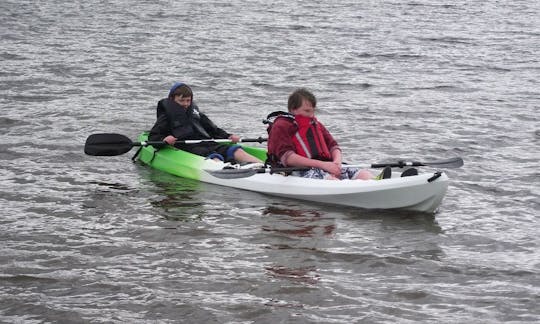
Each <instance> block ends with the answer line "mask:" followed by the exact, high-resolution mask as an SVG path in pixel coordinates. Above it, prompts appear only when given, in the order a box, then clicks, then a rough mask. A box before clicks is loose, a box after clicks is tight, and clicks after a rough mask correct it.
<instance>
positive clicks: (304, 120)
mask: <svg viewBox="0 0 540 324" xmlns="http://www.w3.org/2000/svg"><path fill="white" fill-rule="evenodd" d="M294 120H295V121H296V124H297V125H298V131H297V132H296V134H295V135H294V137H293V143H294V145H295V147H296V154H298V155H301V156H304V157H307V158H310V159H316V160H322V161H332V155H331V154H330V151H329V150H328V146H327V145H326V142H325V140H324V136H323V133H322V131H321V126H320V125H319V122H318V121H317V118H315V117H305V116H300V115H295V116H294Z"/></svg>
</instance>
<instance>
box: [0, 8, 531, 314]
mask: <svg viewBox="0 0 540 324" xmlns="http://www.w3.org/2000/svg"><path fill="white" fill-rule="evenodd" d="M539 12H540V5H539V2H538V1H496V2H495V1H487V2H486V1H453V2H441V1H427V0H418V1H362V2H359V1H339V2H337V1H273V2H267V1H262V0H253V1H237V0H233V1H227V2H216V1H180V2H178V1H177V2H169V1H137V2H132V1H122V0H117V1H106V2H104V1H75V2H73V1H71V2H70V1H49V2H45V1H11V0H4V1H2V2H0V23H1V29H0V42H1V43H0V45H1V46H0V59H1V61H0V62H1V69H0V93H1V96H0V103H1V106H2V114H1V115H0V126H1V127H2V130H3V135H2V141H1V142H0V163H1V165H2V168H1V172H0V184H1V187H0V202H1V207H2V216H1V218H0V232H1V235H0V241H1V243H0V322H5V323H147V322H156V323H180V322H185V323H417V322H425V323H522V322H531V323H532V322H539V321H540V307H539V306H538V305H539V304H540V284H539V282H540V253H539V252H538V250H539V246H540V241H539V239H538V237H539V236H540V230H539V229H538V228H539V221H538V213H539V212H538V211H539V206H540V191H539V179H540V173H539V172H538V164H539V160H540V154H539V147H540V115H539V106H540V92H539V81H538V80H539V79H540V64H539V62H538V53H540V23H539V21H540V19H539V16H538V13H539ZM174 81H184V82H187V83H189V84H190V85H192V87H193V89H194V92H195V100H196V101H197V102H198V104H199V106H200V107H201V109H202V110H203V111H204V112H206V113H207V114H208V115H209V116H210V117H211V118H212V119H213V120H214V121H215V122H216V123H217V124H219V125H220V126H222V127H223V128H224V129H226V130H228V131H230V132H232V133H236V134H240V135H242V136H244V137H257V136H264V135H265V132H266V130H265V126H264V125H263V124H262V123H261V121H262V119H263V118H265V116H266V115H267V114H268V113H270V112H272V111H274V110H284V109H286V101H287V96H288V95H289V93H290V92H291V91H293V90H294V89H295V88H296V87H300V86H305V87H308V88H309V89H311V90H312V91H313V92H314V93H315V95H316V96H317V97H318V99H319V103H318V116H319V119H320V120H321V121H323V122H324V123H325V124H326V125H327V126H328V128H329V129H330V130H331V132H332V133H333V134H334V136H335V138H336V139H337V140H338V141H339V143H340V145H341V147H342V149H343V152H344V156H345V158H346V160H348V161H351V162H354V163H366V164H369V163H375V162H380V161H395V160H397V159H404V158H407V159H416V160H435V159H443V158H449V157H453V156H461V157H462V158H463V159H464V160H465V166H464V167H462V168H460V169H449V170H445V171H446V172H447V174H448V176H449V177H450V179H451V182H450V186H449V191H448V194H447V196H446V197H445V200H444V201H443V203H442V205H441V207H440V209H439V211H438V213H436V214H435V215H423V214H416V213H397V212H375V211H364V210H358V209H347V208H337V207H332V206H325V205H317V204H310V203H303V202H299V201H294V200H287V199H282V198H276V197H269V196H264V195H260V194H257V193H251V192H245V191H241V190H235V189H229V188H223V187H218V186H213V185H208V184H202V183H198V182H194V181H190V180H185V179H181V178H176V177H173V176H170V175H167V174H164V173H161V172H159V171H156V170H152V169H150V168H148V167H146V166H143V165H141V164H138V163H132V162H131V160H130V157H131V155H132V154H133V153H134V152H132V153H128V154H125V155H122V156H116V157H91V156H85V155H84V153H83V146H84V141H85V140H86V138H87V137H88V136H89V135H90V134H93V133H100V132H114V133H121V134H125V135H127V136H129V137H130V138H132V139H134V140H135V138H136V137H137V135H138V134H139V133H140V132H141V131H144V130H148V129H149V128H150V127H151V126H152V124H153V122H154V119H155V106H156V102H157V100H159V99H161V98H162V97H164V96H166V94H167V91H168V88H169V86H170V85H171V84H172V83H173V82H174ZM424 170H425V171H433V169H430V168H425V169H424Z"/></svg>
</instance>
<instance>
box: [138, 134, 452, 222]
mask: <svg viewBox="0 0 540 324" xmlns="http://www.w3.org/2000/svg"><path fill="white" fill-rule="evenodd" d="M138 140H139V141H140V142H142V143H144V142H146V141H147V140H148V134H147V133H143V134H141V135H140V136H139V138H138ZM242 147H243V149H244V150H245V151H246V152H248V153H250V154H252V155H254V156H257V157H258V158H260V159H261V160H265V159H266V150H265V149H263V148H258V147H253V146H247V145H242ZM137 157H138V159H139V160H140V161H141V162H142V163H144V164H147V165H149V166H150V167H152V168H154V169H157V170H161V171H164V172H167V173H170V174H172V175H175V176H179V177H182V178H188V179H193V180H198V181H202V182H206V183H211V184H216V185H221V186H227V187H232V188H238V189H244V190H249V191H254V192H258V193H263V194H268V195H273V196H279V197H286V198H293V199H299V200H305V201H313V202H317V203H325V204H332V205H340V206H348V207H357V208H363V209H391V210H394V209H396V210H410V211H418V212H424V213H433V212H435V211H436V209H437V208H438V207H439V205H440V204H441V202H442V200H443V197H444V195H445V193H446V191H447V187H448V177H447V175H446V174H444V173H442V172H435V173H420V174H418V175H415V176H408V177H401V176H400V175H401V173H399V172H392V178H389V179H383V180H340V181H338V180H320V179H307V178H301V177H296V176H291V175H285V174H280V173H271V172H269V171H266V170H265V169H259V170H253V169H244V168H242V167H240V168H231V166H230V164H227V163H223V162H219V161H218V162H217V161H214V160H211V159H206V158H205V157H202V156H198V155H195V154H192V153H189V152H186V151H182V150H179V149H177V148H174V147H172V146H165V147H162V148H160V149H156V148H154V147H153V146H150V145H147V146H141V149H140V151H139V152H138V154H137Z"/></svg>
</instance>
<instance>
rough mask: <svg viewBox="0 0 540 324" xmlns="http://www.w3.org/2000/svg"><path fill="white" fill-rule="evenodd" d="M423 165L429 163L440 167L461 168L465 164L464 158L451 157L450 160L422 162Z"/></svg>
mask: <svg viewBox="0 0 540 324" xmlns="http://www.w3.org/2000/svg"><path fill="white" fill-rule="evenodd" d="M420 163H422V165H429V166H434V167H439V168H449V169H452V168H461V167H462V166H463V159H462V158H460V157H455V158H451V159H448V160H440V161H431V162H420Z"/></svg>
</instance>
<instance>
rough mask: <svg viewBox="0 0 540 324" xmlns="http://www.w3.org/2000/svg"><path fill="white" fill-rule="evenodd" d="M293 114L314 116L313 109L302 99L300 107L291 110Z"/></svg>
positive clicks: (309, 103)
mask: <svg viewBox="0 0 540 324" xmlns="http://www.w3.org/2000/svg"><path fill="white" fill-rule="evenodd" d="M293 114H295V115H300V116H304V117H313V116H315V107H313V105H312V104H311V102H309V101H308V100H306V99H302V105H301V106H300V107H298V108H296V109H293Z"/></svg>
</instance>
